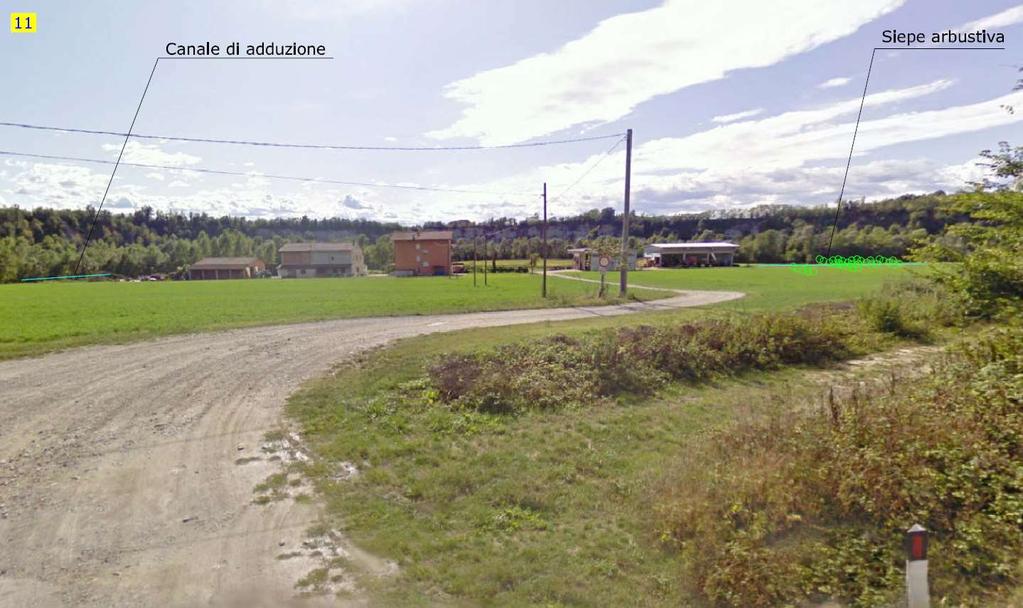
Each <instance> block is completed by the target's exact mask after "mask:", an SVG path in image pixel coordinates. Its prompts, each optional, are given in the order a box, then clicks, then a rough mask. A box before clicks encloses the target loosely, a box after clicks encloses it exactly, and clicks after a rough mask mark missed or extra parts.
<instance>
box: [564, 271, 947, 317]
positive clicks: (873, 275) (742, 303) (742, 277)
mask: <svg viewBox="0 0 1023 608" xmlns="http://www.w3.org/2000/svg"><path fill="white" fill-rule="evenodd" d="M816 271H817V272H816V274H814V275H809V276H807V275H804V274H799V273H796V272H794V271H793V270H792V269H791V268H788V267H784V266H748V267H747V266H735V267H731V268H686V269H681V268H676V269H672V268H664V269H656V270H640V271H637V272H632V273H629V284H630V285H633V286H636V285H644V286H648V287H664V288H668V289H707V290H712V291H741V292H744V293H746V297H745V298H741V299H739V300H732V301H731V302H725V303H723V304H719V305H716V307H720V308H723V309H731V310H748V311H762V310H784V309H788V308H796V307H799V306H803V305H805V304H810V303H812V302H836V301H843V300H854V299H856V298H859V297H861V296H864V295H867V294H869V293H872V292H874V291H876V290H877V289H879V288H880V287H881V286H882V285H883V284H885V283H886V282H892V281H899V280H905V279H908V278H910V277H912V276H914V275H922V274H924V273H926V272H927V266H922V265H919V266H918V265H912V266H910V265H902V266H894V267H879V268H862V269H860V270H855V271H851V270H844V269H839V268H818V269H816ZM566 274H569V275H571V276H579V277H584V278H587V279H598V280H599V279H600V273H599V272H571V273H566ZM608 280H609V281H612V282H613V283H615V284H617V281H618V274H617V273H610V272H609V273H608ZM639 291H641V290H637V292H639Z"/></svg>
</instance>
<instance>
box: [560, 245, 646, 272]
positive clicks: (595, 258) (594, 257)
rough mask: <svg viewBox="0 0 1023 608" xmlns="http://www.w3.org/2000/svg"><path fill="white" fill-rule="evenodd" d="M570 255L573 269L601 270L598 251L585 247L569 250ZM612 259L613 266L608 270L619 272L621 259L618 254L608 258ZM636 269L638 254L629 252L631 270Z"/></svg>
mask: <svg viewBox="0 0 1023 608" xmlns="http://www.w3.org/2000/svg"><path fill="white" fill-rule="evenodd" d="M568 252H569V253H571V254H572V268H574V269H576V270H600V253H599V252H598V251H597V250H596V249H590V248H588V247H583V248H579V249H569V250H568ZM608 257H610V258H611V264H610V265H609V266H608V267H607V268H608V270H618V261H619V258H620V257H621V256H620V255H619V254H618V253H615V254H613V255H610V256H608ZM635 269H636V252H635V251H630V252H629V270H635Z"/></svg>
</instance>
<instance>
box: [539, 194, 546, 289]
mask: <svg viewBox="0 0 1023 608" xmlns="http://www.w3.org/2000/svg"><path fill="white" fill-rule="evenodd" d="M540 232H541V233H542V238H543V245H541V247H543V252H542V253H543V289H542V294H543V297H545V298H546V297H547V182H544V183H543V227H542V228H541V229H540Z"/></svg>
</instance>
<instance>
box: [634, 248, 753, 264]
mask: <svg viewBox="0 0 1023 608" xmlns="http://www.w3.org/2000/svg"><path fill="white" fill-rule="evenodd" d="M738 250H739V246H738V245H736V244H735V243H727V242H707V243H697V242H691V243H655V244H653V245H647V246H646V248H645V249H643V257H644V258H646V260H647V262H648V263H649V264H650V265H652V266H662V267H665V268H670V267H677V266H731V265H732V264H733V263H734V262H735V252H736V251H738Z"/></svg>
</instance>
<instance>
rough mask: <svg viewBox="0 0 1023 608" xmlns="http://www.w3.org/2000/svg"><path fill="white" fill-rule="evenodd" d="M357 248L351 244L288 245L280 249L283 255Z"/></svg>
mask: <svg viewBox="0 0 1023 608" xmlns="http://www.w3.org/2000/svg"><path fill="white" fill-rule="evenodd" d="M354 247H355V246H354V245H352V244H351V243H288V244H286V245H281V248H280V249H278V251H279V252H281V253H291V252H295V251H351V250H352V249H353V248H354Z"/></svg>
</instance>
